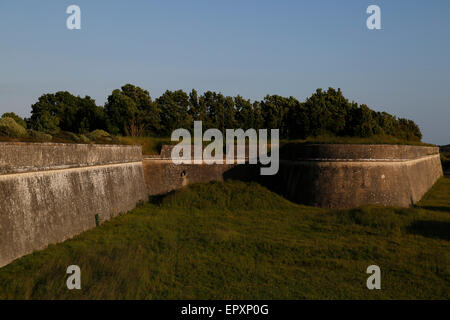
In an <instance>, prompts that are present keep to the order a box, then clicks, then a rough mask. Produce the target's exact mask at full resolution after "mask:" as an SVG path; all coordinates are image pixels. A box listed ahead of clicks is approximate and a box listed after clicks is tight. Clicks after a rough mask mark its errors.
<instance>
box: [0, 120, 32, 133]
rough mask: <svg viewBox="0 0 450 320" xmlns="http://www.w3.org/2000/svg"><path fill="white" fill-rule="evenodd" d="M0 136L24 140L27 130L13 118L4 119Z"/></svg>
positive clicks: (0, 122)
mask: <svg viewBox="0 0 450 320" xmlns="http://www.w3.org/2000/svg"><path fill="white" fill-rule="evenodd" d="M0 134H2V135H5V136H8V137H11V138H22V137H26V136H27V130H26V129H25V128H24V127H22V126H21V125H20V124H18V123H17V122H16V121H15V120H14V119H13V118H9V117H4V118H1V119H0Z"/></svg>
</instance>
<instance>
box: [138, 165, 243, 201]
mask: <svg viewBox="0 0 450 320" xmlns="http://www.w3.org/2000/svg"><path fill="white" fill-rule="evenodd" d="M143 166H144V176H145V183H146V185H147V191H148V194H149V195H161V194H165V193H168V192H170V191H173V190H176V189H179V188H181V187H184V186H186V185H188V184H191V183H196V182H203V183H204V182H209V181H214V180H215V181H221V180H223V174H224V173H225V172H226V171H228V170H229V169H230V168H232V167H234V166H235V165H234V164H223V165H222V164H213V165H206V164H180V165H175V164H174V163H173V162H172V161H171V160H167V159H164V160H163V159H150V158H144V160H143Z"/></svg>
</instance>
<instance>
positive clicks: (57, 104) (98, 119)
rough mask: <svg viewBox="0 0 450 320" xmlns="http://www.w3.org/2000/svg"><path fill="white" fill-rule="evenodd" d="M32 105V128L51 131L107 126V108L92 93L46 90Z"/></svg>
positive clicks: (81, 131)
mask: <svg viewBox="0 0 450 320" xmlns="http://www.w3.org/2000/svg"><path fill="white" fill-rule="evenodd" d="M31 109H32V110H31V119H30V124H31V128H32V129H34V130H38V131H42V132H46V133H50V134H53V133H57V132H58V131H60V130H63V131H70V132H74V133H84V132H89V131H91V130H93V129H104V128H105V127H106V118H105V114H104V111H103V108H102V107H98V106H97V105H96V104H95V101H94V100H93V99H91V98H90V97H89V96H86V97H84V98H81V97H79V96H78V97H76V96H74V95H72V94H71V93H69V92H67V91H60V92H57V93H55V94H44V95H42V96H40V97H39V99H38V102H36V103H35V104H33V105H32V106H31Z"/></svg>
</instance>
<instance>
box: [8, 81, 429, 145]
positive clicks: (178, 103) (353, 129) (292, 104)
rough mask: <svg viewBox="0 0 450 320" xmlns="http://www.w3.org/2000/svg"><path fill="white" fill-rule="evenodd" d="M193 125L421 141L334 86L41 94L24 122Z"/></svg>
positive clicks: (117, 130)
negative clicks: (100, 99) (249, 94)
mask: <svg viewBox="0 0 450 320" xmlns="http://www.w3.org/2000/svg"><path fill="white" fill-rule="evenodd" d="M11 114H12V113H8V115H11ZM5 115H6V114H5ZM16 120H17V119H16ZM18 121H20V120H18ZM194 121H202V122H203V128H204V130H207V129H209V128H217V129H219V130H221V131H222V132H224V131H225V129H230V128H242V129H244V130H247V129H249V128H254V129H256V130H257V129H262V128H264V129H279V130H280V138H281V139H291V140H294V139H306V138H307V137H312V136H320V135H332V136H338V137H371V136H374V135H387V136H392V137H395V138H399V139H402V140H406V141H420V140H421V139H422V133H421V131H420V129H419V127H418V126H417V124H416V123H415V122H414V121H412V120H409V119H404V118H397V117H395V116H393V115H390V114H388V113H386V112H377V111H374V110H372V109H370V108H369V107H368V106H367V105H365V104H361V105H358V103H356V102H354V101H352V102H350V101H349V100H348V99H347V98H345V97H344V95H343V94H342V91H341V90H340V89H337V90H335V89H333V88H328V90H327V91H324V90H322V89H317V90H316V92H315V93H313V94H312V95H311V96H310V97H309V98H307V99H306V100H305V101H304V102H300V101H299V100H297V99H296V98H294V97H292V96H291V97H282V96H279V95H266V96H265V97H264V99H263V100H261V101H253V102H252V101H251V100H250V99H245V98H243V97H242V96H240V95H237V96H235V97H231V96H224V95H223V94H222V93H216V92H213V91H206V92H205V93H203V94H202V95H199V94H198V93H197V91H196V90H195V89H192V91H191V92H190V93H189V94H188V93H186V92H184V91H183V90H176V91H170V90H167V91H166V92H164V93H163V94H162V95H161V96H160V97H158V98H156V99H155V100H153V99H152V98H151V96H150V93H149V91H147V90H144V89H142V88H140V87H138V86H134V85H132V84H126V85H124V86H122V87H121V89H115V90H113V91H112V93H111V94H110V95H109V96H108V98H107V101H106V103H105V105H104V106H98V105H97V104H96V103H95V100H93V99H92V98H91V97H89V96H85V97H84V98H82V97H80V96H75V95H73V94H71V93H70V92H68V91H59V92H56V93H48V94H43V95H42V96H40V97H39V98H38V101H37V102H36V103H34V104H33V105H32V106H31V117H30V118H26V119H25V121H24V122H25V123H26V126H27V127H28V128H30V129H33V130H36V131H40V132H44V133H49V134H53V133H57V132H58V131H68V132H73V133H77V134H83V133H87V132H91V131H93V130H104V131H107V132H109V133H110V134H113V135H123V136H155V137H168V136H170V135H171V133H172V131H173V130H175V129H178V128H186V129H188V130H191V131H192V130H193V123H194Z"/></svg>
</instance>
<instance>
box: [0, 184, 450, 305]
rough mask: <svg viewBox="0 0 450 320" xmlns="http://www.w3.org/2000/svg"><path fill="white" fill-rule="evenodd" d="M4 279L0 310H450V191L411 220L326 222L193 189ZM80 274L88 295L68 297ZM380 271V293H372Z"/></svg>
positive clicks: (370, 217) (248, 189) (246, 192)
mask: <svg viewBox="0 0 450 320" xmlns="http://www.w3.org/2000/svg"><path fill="white" fill-rule="evenodd" d="M153 200H154V201H152V202H149V203H146V204H143V205H141V206H139V207H138V208H136V209H135V210H133V211H131V212H130V213H128V214H124V215H121V216H118V217H116V218H114V219H112V220H110V221H108V222H105V223H104V224H102V225H101V226H100V227H98V228H96V229H94V230H91V231H88V232H85V233H83V234H81V235H79V236H77V237H75V238H73V239H71V240H68V241H66V242H64V243H61V244H57V245H51V246H49V247H48V248H47V249H45V250H42V251H39V252H36V253H34V254H31V255H28V256H26V257H23V258H21V259H18V260H16V261H15V262H13V263H12V264H10V265H8V266H6V267H4V268H2V269H0V298H2V299H16V298H20V299H30V298H33V299H92V298H96V299H381V298H387V299H424V298H428V299H431V298H433V299H434V298H437V299H449V298H450V270H449V254H450V242H449V241H450V179H449V178H442V179H441V180H440V181H439V182H438V183H437V184H436V185H435V186H434V188H433V189H432V190H431V191H430V192H429V193H428V194H427V195H426V196H425V197H424V199H423V200H422V201H421V203H420V204H419V205H418V206H417V207H416V208H410V209H399V208H382V207H363V208H357V209H353V210H325V209H319V208H313V207H306V206H299V205H296V204H293V203H291V202H289V201H287V200H285V199H283V198H281V197H280V196H278V195H276V194H274V193H271V192H270V191H268V190H267V189H265V188H263V187H261V186H260V185H258V184H246V183H243V182H236V181H228V182H225V183H218V182H214V183H210V184H195V185H192V186H189V187H187V188H184V189H182V190H180V191H178V192H175V193H173V194H171V195H169V196H167V197H165V198H162V199H153ZM72 264H75V265H79V266H80V267H81V272H82V274H81V279H82V289H81V290H72V291H69V290H68V289H67V288H66V284H65V283H66V279H67V275H66V268H67V266H69V265H72ZM372 264H376V265H378V266H380V268H381V272H382V275H381V276H382V277H381V279H382V280H381V281H382V282H381V286H382V289H381V290H368V289H367V288H366V279H367V277H368V276H369V275H368V274H366V272H365V271H366V268H367V267H368V266H369V265H372Z"/></svg>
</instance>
